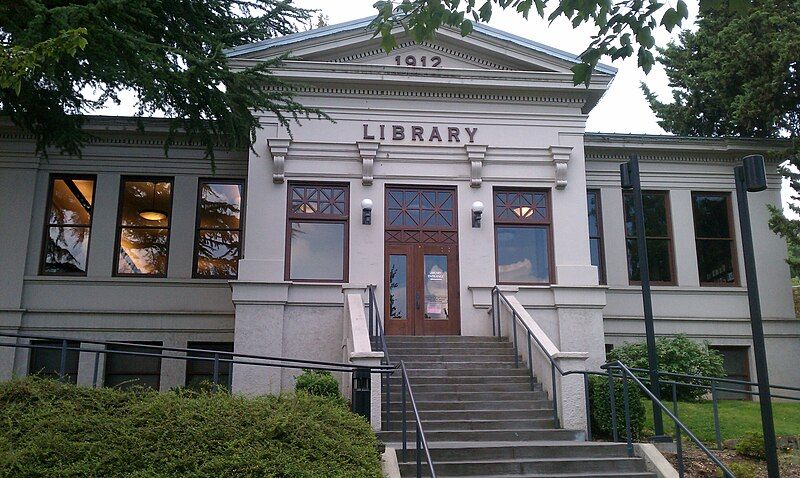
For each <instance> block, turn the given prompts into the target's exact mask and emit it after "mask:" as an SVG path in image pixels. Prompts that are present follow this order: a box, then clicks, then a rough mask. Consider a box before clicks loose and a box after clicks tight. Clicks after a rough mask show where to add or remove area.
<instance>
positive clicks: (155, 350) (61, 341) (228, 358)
mask: <svg viewBox="0 0 800 478" xmlns="http://www.w3.org/2000/svg"><path fill="white" fill-rule="evenodd" d="M0 337H7V338H13V339H17V340H16V341H14V342H8V341H0V347H12V348H22V349H32V350H33V349H45V350H59V351H61V361H60V365H59V370H58V377H59V379H60V380H64V378H65V377H66V356H67V352H79V353H80V352H84V353H92V354H94V356H95V362H94V372H93V378H92V387H93V388H97V386H98V373H99V367H98V364H99V360H100V354H103V355H127V356H139V357H155V358H159V359H167V360H183V361H187V362H188V361H204V362H213V371H212V381H213V384H214V389H215V390H216V389H217V387H218V386H219V375H220V372H219V366H220V364H223V363H229V364H231V367H232V366H233V365H234V364H236V365H250V366H257V367H274V368H288V369H302V370H306V369H308V370H323V371H329V372H345V373H352V374H353V394H354V398H355V394H356V393H357V391H356V386H355V385H356V378H357V377H356V376H357V375H359V376H361V379H362V380H366V381H367V383H369V382H370V379H369V377H370V376H371V375H372V374H376V373H377V374H382V375H383V374H391V373H393V372H394V367H390V366H387V365H378V366H362V365H353V364H349V363H340V362H325V361H321V360H304V359H295V358H286V357H273V356H266V355H254V354H240V353H236V352H225V351H219V350H208V349H193V348H182V347H168V346H161V345H149V344H138V343H135V342H120V341H104V340H91V339H82V338H78V337H53V336H43V335H30V334H12V333H8V332H0ZM19 339H25V340H29V341H34V340H43V341H48V342H57V343H53V344H46V343H43V344H36V343H19V342H18V340H19ZM75 342H78V345H77V346H76V345H74V343H75ZM84 344H91V345H101V346H103V348H97V347H93V348H89V347H85V346H84ZM108 346H125V347H132V348H136V349H138V350H119V349H116V350H114V349H109V348H108ZM145 350H152V352H148V351H145ZM163 352H179V353H181V355H171V354H164V353H163ZM197 354H205V355H210V356H206V357H203V356H198V355H197ZM236 357H241V358H244V359H245V360H242V359H239V358H236ZM231 375H233V374H232V373H231ZM369 388H370V386H369V385H368V386H366V387H365V389H364V390H362V391H361V393H364V394H365V395H368V391H369ZM367 400H368V398H367ZM352 403H353V411H354V412H357V413H360V414H362V415H366V414H367V413H368V407H365V409H364V410H356V400H355V399H354V400H352ZM366 405H369V404H368V403H367V404H366Z"/></svg>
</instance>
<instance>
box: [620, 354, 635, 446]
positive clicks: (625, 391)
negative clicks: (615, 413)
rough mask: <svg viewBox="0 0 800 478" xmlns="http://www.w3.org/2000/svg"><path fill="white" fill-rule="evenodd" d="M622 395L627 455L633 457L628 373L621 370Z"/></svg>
mask: <svg viewBox="0 0 800 478" xmlns="http://www.w3.org/2000/svg"><path fill="white" fill-rule="evenodd" d="M622 395H623V403H624V405H625V434H626V437H627V439H628V456H629V457H633V437H632V436H631V410H630V402H629V398H628V374H627V373H625V371H624V370H623V371H622Z"/></svg>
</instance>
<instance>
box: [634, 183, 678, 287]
mask: <svg viewBox="0 0 800 478" xmlns="http://www.w3.org/2000/svg"><path fill="white" fill-rule="evenodd" d="M623 202H624V210H625V211H624V213H625V243H626V246H627V250H628V279H629V281H630V282H632V283H635V282H641V276H640V275H639V249H638V246H637V243H636V217H635V209H634V204H633V194H632V193H629V192H625V193H624V195H623ZM642 202H643V204H644V230H645V240H646V242H647V258H648V265H649V267H650V281H652V282H653V283H656V284H662V285H674V284H675V279H674V277H675V274H674V272H673V269H674V268H673V258H672V227H671V226H670V217H669V194H668V193H667V191H645V192H642Z"/></svg>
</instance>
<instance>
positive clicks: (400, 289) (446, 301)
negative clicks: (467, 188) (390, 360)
mask: <svg viewBox="0 0 800 478" xmlns="http://www.w3.org/2000/svg"><path fill="white" fill-rule="evenodd" d="M456 211H457V209H456V191H455V189H454V188H453V189H449V188H425V187H399V186H398V187H389V188H387V190H386V216H385V217H386V226H385V233H384V234H385V239H386V245H385V251H386V263H385V271H386V273H385V274H386V278H385V284H384V285H385V289H384V290H385V291H386V295H385V297H386V306H385V315H384V317H386V320H385V322H384V323H385V324H386V333H387V334H388V335H458V334H459V333H460V332H461V322H460V308H459V303H460V301H459V281H458V277H459V274H458V225H457V223H456Z"/></svg>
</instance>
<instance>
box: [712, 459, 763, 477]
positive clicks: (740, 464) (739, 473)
mask: <svg viewBox="0 0 800 478" xmlns="http://www.w3.org/2000/svg"><path fill="white" fill-rule="evenodd" d="M725 466H727V467H728V469H729V470H731V473H733V476H735V477H736V478H756V477H757V476H758V467H757V466H756V465H754V464H752V463H749V462H746V461H733V462H730V463H728V464H726V465H725ZM722 475H723V473H722V470H717V476H719V477H722Z"/></svg>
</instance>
